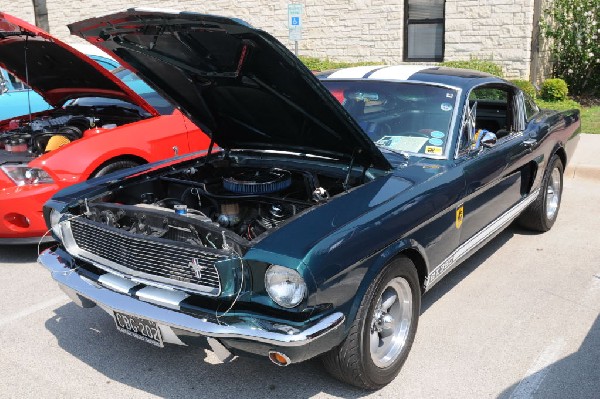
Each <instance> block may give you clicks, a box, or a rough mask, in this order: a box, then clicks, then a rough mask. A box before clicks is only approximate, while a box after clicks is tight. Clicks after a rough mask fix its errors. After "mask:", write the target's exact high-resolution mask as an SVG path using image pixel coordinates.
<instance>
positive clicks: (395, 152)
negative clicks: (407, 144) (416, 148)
mask: <svg viewBox="0 0 600 399" xmlns="http://www.w3.org/2000/svg"><path fill="white" fill-rule="evenodd" d="M375 145H376V146H377V148H381V149H384V150H386V151H389V152H391V153H393V154H397V155H401V156H403V157H404V159H406V160H409V159H410V155H409V154H408V152H406V151H402V150H394V149H392V148H390V147H387V146H385V145H383V144H377V143H375Z"/></svg>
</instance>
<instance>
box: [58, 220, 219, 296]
mask: <svg viewBox="0 0 600 399" xmlns="http://www.w3.org/2000/svg"><path fill="white" fill-rule="evenodd" d="M71 219H72V218H71ZM71 219H68V220H66V221H64V222H61V223H60V225H61V230H62V233H63V244H64V246H65V249H66V250H67V251H68V252H69V253H70V254H71V255H73V256H74V257H75V258H78V259H81V260H83V261H86V262H89V263H91V264H93V265H94V266H96V267H97V268H99V269H102V270H104V271H106V272H109V273H112V274H115V275H117V276H121V277H126V278H128V279H130V280H131V281H134V282H137V283H142V284H147V285H151V286H154V287H158V288H164V289H171V290H172V289H175V288H179V289H185V290H186V291H187V292H192V293H197V294H201V295H205V296H219V295H220V294H221V287H222V284H221V276H220V275H219V273H218V270H217V268H216V267H215V272H216V275H217V281H218V283H219V288H218V289H216V288H212V287H208V286H202V285H197V284H191V283H186V282H182V281H177V280H174V279H169V278H165V277H160V276H155V275H152V274H148V273H144V272H136V271H134V270H130V269H129V268H127V267H124V266H122V265H120V264H118V263H115V262H112V261H110V260H108V259H105V258H102V257H100V256H97V255H95V254H93V253H90V252H89V251H86V250H85V249H82V248H80V247H79V245H77V242H76V241H75V238H74V237H73V231H72V229H71V221H70V220H71ZM161 245H164V246H168V247H171V248H175V249H178V247H177V246H176V245H168V244H161ZM226 259H227V258H221V259H219V258H215V263H216V262H218V261H222V260H226Z"/></svg>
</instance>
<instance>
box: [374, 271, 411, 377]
mask: <svg viewBox="0 0 600 399" xmlns="http://www.w3.org/2000/svg"><path fill="white" fill-rule="evenodd" d="M412 313H413V302H412V290H411V288H410V285H409V284H408V281H407V280H406V279H404V278H402V277H396V278H394V279H392V280H391V281H389V282H388V283H387V285H386V287H385V288H384V290H383V291H382V293H381V296H380V297H379V299H378V300H377V304H376V305H375V308H374V309H373V316H372V321H371V331H370V337H369V339H370V341H369V346H370V353H371V359H372V361H373V363H374V364H375V366H377V367H379V368H385V367H388V366H390V365H391V364H392V363H393V362H394V361H395V360H396V359H397V358H398V356H399V355H400V353H401V352H402V349H403V348H404V346H405V345H406V341H407V337H408V333H409V331H410V327H411V324H412Z"/></svg>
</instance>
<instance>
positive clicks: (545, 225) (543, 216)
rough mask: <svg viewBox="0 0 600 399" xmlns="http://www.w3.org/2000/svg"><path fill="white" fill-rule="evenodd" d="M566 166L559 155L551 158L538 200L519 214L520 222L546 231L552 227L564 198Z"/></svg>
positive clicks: (525, 225) (526, 226)
mask: <svg viewBox="0 0 600 399" xmlns="http://www.w3.org/2000/svg"><path fill="white" fill-rule="evenodd" d="M563 171H564V166H563V163H562V161H561V160H560V158H559V156H558V155H556V154H554V155H553V156H552V158H550V162H549V163H548V168H547V169H546V172H545V173H544V178H543V179H542V185H541V189H540V193H539V195H538V197H537V198H536V200H535V201H534V202H533V203H532V204H531V205H529V207H528V208H527V209H525V210H524V211H523V213H522V214H521V216H519V219H518V221H519V224H520V225H521V226H523V227H525V228H527V229H529V230H533V231H539V232H542V233H543V232H546V231H548V230H550V229H551V228H552V226H553V225H554V222H555V221H556V217H557V216H558V210H559V209H560V201H561V199H562V188H563Z"/></svg>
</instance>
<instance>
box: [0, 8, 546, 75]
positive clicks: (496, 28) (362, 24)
mask: <svg viewBox="0 0 600 399" xmlns="http://www.w3.org/2000/svg"><path fill="white" fill-rule="evenodd" d="M533 1H534V0H446V36H445V40H446V44H445V59H446V60H463V59H469V58H481V59H488V60H493V61H495V62H497V63H499V64H500V65H502V67H503V69H504V72H505V74H506V76H507V77H511V78H527V77H528V76H529V67H530V59H531V31H532V19H533ZM1 2H2V3H3V4H1V5H0V9H1V10H3V11H6V12H8V13H11V14H14V15H16V16H18V17H20V18H22V19H25V20H27V21H28V22H32V23H33V19H34V18H33V6H32V0H1ZM5 2H7V3H8V4H6V3H5ZM301 2H302V3H303V4H304V5H305V15H304V19H303V24H304V29H303V40H302V41H301V42H300V45H299V53H300V54H301V55H309V56H315V57H319V58H329V59H332V60H339V61H374V62H382V63H386V64H394V63H400V62H402V55H403V48H402V47H403V36H404V28H403V25H404V0H303V1H301ZM288 3H289V1H286V0H235V1H234V0H212V1H211V0H203V1H200V0H162V1H152V0H145V1H143V0H128V1H127V2H126V3H123V1H121V0H80V1H79V2H77V3H75V2H73V1H68V0H47V6H48V12H49V20H50V21H49V22H50V30H51V33H53V34H54V35H56V36H57V37H59V38H60V39H61V40H64V41H67V42H70V43H73V42H76V41H77V38H73V37H71V36H70V35H69V33H68V30H67V28H66V27H65V25H66V24H67V23H70V22H74V21H77V20H80V19H84V18H88V17H92V16H97V15H101V14H106V13H109V12H113V11H117V10H121V9H123V8H125V7H135V6H144V7H159V8H174V9H181V10H187V11H198V12H205V13H214V14H220V15H225V16H235V17H238V18H242V19H244V20H246V21H248V22H249V23H251V24H252V25H254V26H256V27H258V28H261V29H264V30H266V31H268V32H269V33H271V34H272V35H274V36H275V37H277V38H278V39H279V40H281V41H282V42H283V43H284V44H285V45H287V46H288V47H289V48H291V49H292V48H293V43H292V42H291V41H290V40H289V39H288V30H287V4H288Z"/></svg>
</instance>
